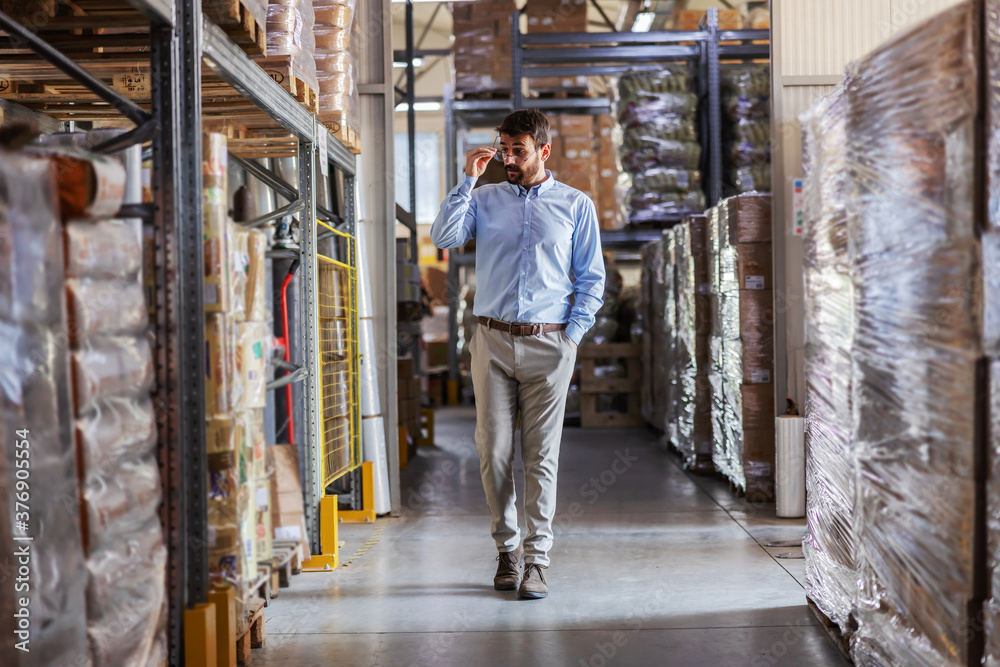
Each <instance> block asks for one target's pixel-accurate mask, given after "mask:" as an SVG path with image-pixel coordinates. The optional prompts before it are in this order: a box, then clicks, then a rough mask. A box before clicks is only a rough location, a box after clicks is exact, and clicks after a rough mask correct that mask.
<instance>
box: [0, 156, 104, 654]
mask: <svg viewBox="0 0 1000 667" xmlns="http://www.w3.org/2000/svg"><path fill="white" fill-rule="evenodd" d="M53 174H54V170H53V167H52V164H51V162H50V161H49V160H47V159H38V158H33V157H27V156H25V155H23V154H11V153H6V152H3V153H2V154H0V238H2V239H4V242H3V243H0V341H2V343H0V368H3V369H4V370H3V378H4V379H3V382H0V425H2V427H3V432H4V433H5V434H9V435H8V436H7V437H5V438H4V442H3V445H0V509H2V510H3V512H2V514H0V532H3V534H4V535H6V536H11V535H13V536H14V539H13V540H11V539H5V540H4V543H3V544H2V545H0V560H2V561H3V562H7V563H11V564H14V563H15V562H17V560H16V559H20V558H21V557H22V556H24V555H25V553H27V554H28V555H29V557H30V581H29V582H27V583H28V585H29V587H30V588H29V589H28V591H25V592H23V593H22V594H20V595H17V596H15V595H13V592H14V581H13V579H8V584H7V585H9V586H10V589H9V591H8V592H5V593H4V595H2V596H0V611H2V614H0V631H2V632H3V634H4V635H5V638H4V644H3V645H4V646H5V651H4V656H5V657H4V664H5V665H7V664H10V665H12V666H20V665H69V664H88V662H89V658H88V645H87V602H86V588H87V571H86V569H85V563H84V554H83V546H82V543H81V530H80V513H79V506H78V505H77V502H76V501H77V493H76V492H77V470H76V452H75V449H74V440H73V414H72V413H73V406H72V401H71V397H70V394H69V391H68V388H69V386H70V377H69V372H70V371H69V350H68V349H67V346H66V344H65V341H66V339H67V322H66V315H65V310H64V308H65V301H64V299H63V298H62V294H63V290H62V286H63V282H64V271H63V239H62V228H61V225H60V222H59V215H58V210H57V206H58V202H57V195H56V188H55V185H54V175H53ZM22 451H26V452H30V453H29V454H19V452H22ZM20 461H30V463H19V462H20ZM22 470H27V471H28V472H27V473H20V472H18V471H22ZM26 476H27V478H26ZM19 482H20V486H19ZM25 484H28V485H29V486H30V510H31V514H30V516H28V517H27V524H26V525H20V524H17V522H18V521H22V520H24V516H23V515H20V514H16V512H23V511H24V508H23V503H25V502H27V500H28V499H26V497H25V496H24V495H23V494H24V492H25V488H24V485H25ZM19 493H20V494H22V495H21V496H18V494H19ZM18 502H21V503H22V506H20V507H18V506H17V503H18ZM24 536H28V537H31V541H30V542H29V541H23V542H22V541H18V539H17V538H18V537H24ZM25 545H27V546H25ZM24 600H26V601H27V606H26V607H24V606H21V602H22V601H24ZM25 615H27V616H28V617H29V618H30V628H24V627H18V623H19V620H18V618H21V617H24V616H25ZM8 642H9V644H8ZM20 642H25V643H24V644H22V648H24V649H25V651H30V652H24V651H19V650H17V649H16V648H15V647H14V645H15V644H18V643H20ZM7 648H9V652H8V650H7ZM8 658H9V661H8Z"/></svg>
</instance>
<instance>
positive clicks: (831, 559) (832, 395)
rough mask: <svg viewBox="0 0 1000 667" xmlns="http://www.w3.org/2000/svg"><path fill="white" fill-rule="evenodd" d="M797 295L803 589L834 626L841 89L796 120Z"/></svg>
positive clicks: (842, 578) (851, 571)
mask: <svg viewBox="0 0 1000 667" xmlns="http://www.w3.org/2000/svg"><path fill="white" fill-rule="evenodd" d="M802 120H803V127H804V129H805V132H806V146H807V155H808V165H807V169H806V179H805V193H804V194H805V216H806V221H805V230H806V234H805V239H804V246H805V269H806V270H805V288H806V304H805V305H806V352H805V378H806V402H805V417H806V501H807V505H806V519H807V522H808V531H807V533H806V538H805V539H804V540H803V542H802V549H803V552H804V553H805V557H806V562H805V566H806V574H805V576H806V590H807V591H808V592H809V597H810V598H811V599H812V600H813V602H814V603H815V604H816V606H817V607H819V609H820V610H821V611H822V612H823V613H824V614H826V615H827V617H829V618H830V619H831V620H833V622H834V623H836V624H837V625H838V626H839V627H841V628H848V627H851V626H852V625H853V623H854V621H853V619H852V615H853V613H854V608H855V605H856V599H857V588H858V587H857V575H858V572H857V563H856V559H855V542H856V537H855V534H854V527H853V525H852V517H853V516H854V503H855V500H854V494H855V475H856V465H855V462H854V456H855V454H854V441H853V434H852V427H853V418H852V408H851V363H852V362H851V352H852V346H853V339H854V283H853V281H852V274H851V265H850V262H849V257H848V247H847V246H848V232H847V205H848V199H849V197H850V195H851V188H852V183H851V178H850V175H849V172H848V170H847V134H846V129H847V128H846V122H847V98H846V95H845V92H844V89H843V88H839V89H837V90H836V91H834V92H833V93H831V94H830V95H829V96H828V97H826V98H824V99H822V100H820V101H819V102H818V103H817V104H816V105H815V106H814V107H813V108H812V110H811V111H810V112H808V113H807V114H804V115H803V119H802Z"/></svg>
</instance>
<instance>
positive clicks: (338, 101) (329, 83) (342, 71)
mask: <svg viewBox="0 0 1000 667" xmlns="http://www.w3.org/2000/svg"><path fill="white" fill-rule="evenodd" d="M312 6H313V11H314V13H315V21H316V29H315V35H316V53H315V57H316V76H317V81H318V84H319V109H320V112H319V120H320V122H322V123H325V124H327V125H328V126H329V127H330V129H331V131H333V132H334V133H335V134H337V133H338V132H339V131H340V130H341V129H342V127H344V126H346V127H349V128H351V129H352V130H354V131H355V132H358V131H360V126H359V124H358V113H357V104H356V102H357V58H356V54H355V51H356V48H357V45H358V43H359V40H358V39H356V38H355V36H354V35H353V33H354V31H355V27H356V26H355V21H354V2H353V0H313V3H312Z"/></svg>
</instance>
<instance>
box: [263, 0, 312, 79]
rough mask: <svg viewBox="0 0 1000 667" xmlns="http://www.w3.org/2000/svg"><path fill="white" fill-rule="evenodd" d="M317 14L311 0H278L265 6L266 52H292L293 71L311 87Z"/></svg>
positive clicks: (288, 53) (268, 53) (290, 53)
mask: <svg viewBox="0 0 1000 667" xmlns="http://www.w3.org/2000/svg"><path fill="white" fill-rule="evenodd" d="M315 24H316V16H315V13H314V12H313V5H312V2H311V0H278V1H276V2H271V3H269V4H268V6H267V55H268V57H270V56H291V66H292V74H293V75H294V76H295V78H297V79H299V80H300V81H302V82H303V83H305V84H306V85H307V86H309V87H310V88H312V89H313V90H319V85H318V84H317V82H316V55H315V54H316V40H317V35H316V33H315V29H316V25H315Z"/></svg>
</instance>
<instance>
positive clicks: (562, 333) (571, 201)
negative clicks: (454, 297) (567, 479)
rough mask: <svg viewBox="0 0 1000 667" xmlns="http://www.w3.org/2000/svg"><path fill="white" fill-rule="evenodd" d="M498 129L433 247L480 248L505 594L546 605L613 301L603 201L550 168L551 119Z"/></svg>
mask: <svg viewBox="0 0 1000 667" xmlns="http://www.w3.org/2000/svg"><path fill="white" fill-rule="evenodd" d="M496 131H497V132H498V134H499V149H497V148H476V149H473V150H471V151H469V153H468V155H467V156H466V161H465V176H464V178H463V180H462V182H461V183H460V184H459V185H458V186H457V187H456V188H455V189H454V190H452V191H451V192H450V193H448V198H447V199H446V200H445V201H444V203H443V204H442V205H441V213H440V214H439V215H438V218H437V220H435V221H434V225H433V227H431V239H432V240H433V241H434V244H435V245H436V246H437V247H439V248H457V247H459V246H462V245H465V243H467V242H468V241H470V240H471V239H473V238H474V239H476V284H477V291H476V300H475V306H474V312H475V314H476V315H477V316H478V318H479V326H478V328H477V330H476V332H475V334H474V335H473V337H472V340H471V341H470V343H469V350H470V352H471V353H472V383H473V387H474V389H475V392H476V447H477V449H478V450H479V458H480V470H481V473H482V476H483V488H484V489H485V490H486V502H487V504H488V505H489V508H490V514H491V516H492V530H493V539H494V541H495V542H496V546H497V550H498V551H499V552H500V553H499V555H498V556H497V560H498V561H499V565H498V566H497V573H496V576H495V577H494V579H493V585H494V587H495V588H496V589H497V590H515V589H517V590H518V596H519V597H521V598H525V599H539V598H544V597H546V596H547V595H548V586H547V584H546V577H545V570H546V569H547V568H548V566H549V555H548V554H549V550H550V549H551V548H552V521H553V518H554V517H555V511H556V471H557V468H558V459H559V444H560V441H561V439H562V422H563V414H564V412H565V409H566V393H567V391H568V389H569V382H570V378H571V377H572V375H573V368H574V365H575V362H576V347H577V345H578V344H579V343H580V339H581V338H583V335H584V334H585V333H586V332H587V330H588V329H589V328H590V327H591V326H592V325H593V324H594V315H595V314H596V313H597V310H598V309H599V308H600V307H601V304H602V303H603V300H602V297H603V294H604V262H603V259H602V256H601V236H600V231H599V228H598V224H597V209H596V207H595V206H594V202H593V201H592V200H591V199H590V197H588V196H587V195H585V194H583V193H582V192H580V191H578V190H574V189H573V188H571V187H569V186H567V185H564V184H562V183H559V182H557V181H556V180H555V179H554V178H553V177H552V174H551V172H549V171H547V170H546V169H545V161H546V160H547V159H548V157H549V154H550V153H551V151H552V146H551V144H550V140H549V122H548V120H547V119H546V118H545V116H543V115H542V114H541V113H540V112H538V111H535V110H522V111H515V112H514V113H512V114H510V115H509V116H507V118H506V119H505V120H504V121H503V124H501V125H500V127H498V128H496ZM494 158H496V159H498V160H501V161H502V162H503V164H504V167H505V170H506V175H507V182H506V183H502V184H499V185H484V186H482V187H481V188H479V189H476V190H473V187H474V186H475V184H476V180H477V179H478V178H479V177H480V176H482V175H483V172H484V171H486V165H487V164H488V163H489V161H490V160H491V159H494ZM518 413H520V417H521V456H522V459H523V461H524V474H525V496H526V497H525V515H526V516H525V518H526V523H527V527H528V534H527V537H526V538H525V539H524V542H523V545H522V543H521V531H520V529H519V527H518V522H517V504H516V497H515V492H514V474H513V465H514V429H515V428H516V426H517V419H518ZM522 557H523V559H524V577H523V580H522V577H521V568H520V564H521V559H522ZM519 584H520V588H518V585H519Z"/></svg>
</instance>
